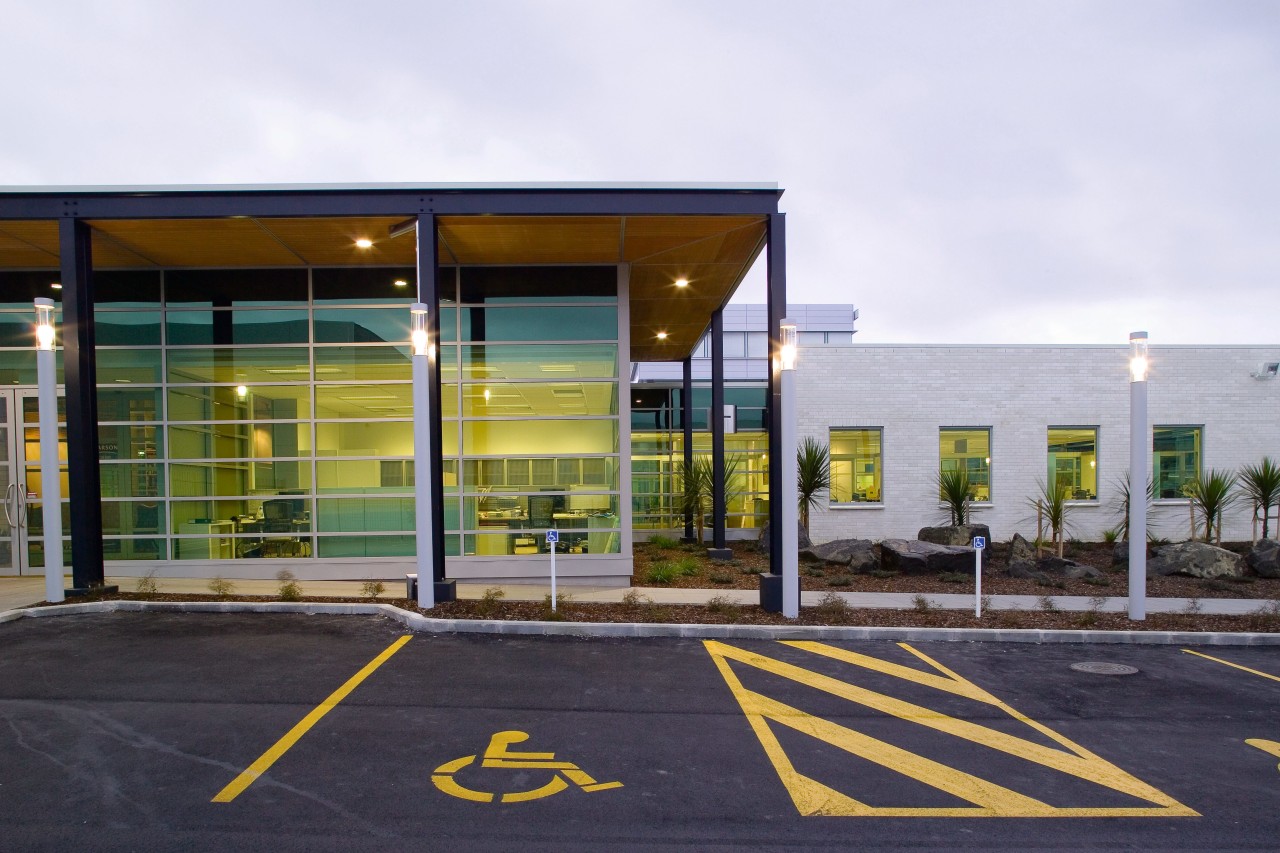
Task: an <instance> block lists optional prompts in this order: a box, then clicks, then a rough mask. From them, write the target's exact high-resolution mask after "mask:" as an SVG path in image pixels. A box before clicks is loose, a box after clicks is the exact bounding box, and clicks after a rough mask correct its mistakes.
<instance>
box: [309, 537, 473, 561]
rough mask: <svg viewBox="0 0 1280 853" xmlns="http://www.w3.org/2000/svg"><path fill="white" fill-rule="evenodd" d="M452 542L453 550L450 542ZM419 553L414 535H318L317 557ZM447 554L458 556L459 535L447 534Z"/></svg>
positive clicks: (410, 554)
mask: <svg viewBox="0 0 1280 853" xmlns="http://www.w3.org/2000/svg"><path fill="white" fill-rule="evenodd" d="M451 543H452V550H450V544H451ZM416 553H417V540H416V539H415V538H414V537H413V536H395V535H392V536H317V537H316V556H317V557H412V556H413V555H414V554H416ZM445 554H446V555H449V556H457V554H458V537H457V536H456V535H455V536H445Z"/></svg>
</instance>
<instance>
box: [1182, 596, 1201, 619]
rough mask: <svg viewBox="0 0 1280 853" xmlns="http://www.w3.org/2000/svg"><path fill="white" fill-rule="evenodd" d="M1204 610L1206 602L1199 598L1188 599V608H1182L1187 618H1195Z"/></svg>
mask: <svg viewBox="0 0 1280 853" xmlns="http://www.w3.org/2000/svg"><path fill="white" fill-rule="evenodd" d="M1203 610H1204V602H1202V601H1201V600H1200V599H1199V598H1188V599H1187V606H1186V607H1184V608H1182V612H1183V613H1185V614H1186V615H1187V616H1195V615H1197V614H1199V613H1200V612H1201V611H1203Z"/></svg>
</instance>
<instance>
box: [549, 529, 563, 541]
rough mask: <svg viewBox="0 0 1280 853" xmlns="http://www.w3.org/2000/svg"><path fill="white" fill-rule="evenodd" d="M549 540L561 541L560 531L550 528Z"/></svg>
mask: <svg viewBox="0 0 1280 853" xmlns="http://www.w3.org/2000/svg"><path fill="white" fill-rule="evenodd" d="M547 541H548V542H559V541H560V531H559V530H548V531H547Z"/></svg>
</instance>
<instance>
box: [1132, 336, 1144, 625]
mask: <svg viewBox="0 0 1280 853" xmlns="http://www.w3.org/2000/svg"><path fill="white" fill-rule="evenodd" d="M1148 446H1149V445H1148V444H1147V333H1146V332H1134V333H1133V334H1131V335H1129V618H1130V619H1133V620H1135V621H1142V620H1145V619H1146V618H1147V466H1148V464H1149V462H1148V459H1149V456H1148V452H1147V447H1148Z"/></svg>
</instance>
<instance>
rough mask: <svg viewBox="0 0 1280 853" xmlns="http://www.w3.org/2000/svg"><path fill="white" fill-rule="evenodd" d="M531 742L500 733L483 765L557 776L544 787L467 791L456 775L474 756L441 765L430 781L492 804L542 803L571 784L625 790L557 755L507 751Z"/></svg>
mask: <svg viewBox="0 0 1280 853" xmlns="http://www.w3.org/2000/svg"><path fill="white" fill-rule="evenodd" d="M528 739H529V735H528V734H526V733H525V732H517V731H505V732H498V733H497V734H495V735H494V736H493V737H491V738H489V745H488V746H487V747H485V750H484V757H483V758H482V759H481V761H480V766H481V767H485V768H495V769H508V770H546V771H551V772H552V773H553V774H554V775H552V777H551V781H549V782H547V783H546V784H545V785H541V786H539V787H537V788H532V789H530V790H526V791H512V792H506V793H501V794H500V793H498V792H496V791H478V790H475V789H474V788H468V787H466V786H464V785H462V784H460V783H459V782H458V781H457V780H456V779H455V778H454V775H455V774H457V773H458V772H459V771H461V770H463V769H465V768H467V767H470V766H471V765H472V764H474V763H475V761H476V758H477V756H475V755H464V756H462V757H461V758H455V759H454V760H453V761H447V762H445V763H444V764H441V765H440V766H439V767H437V768H436V769H435V770H434V771H433V772H432V774H431V782H432V783H433V784H434V785H435V786H436V787H437V788H439V789H440V790H441V791H443V792H444V793H446V794H448V795H450V796H451V797H458V798H459V799H462V800H471V801H472V802H476V803H492V802H494V801H495V800H498V801H499V802H503V803H525V802H529V801H530V800H540V799H542V798H543V797H550V796H551V795H552V794H558V793H560V792H561V791H564V790H567V789H568V787H569V783H570V782H572V783H573V784H575V785H577V786H578V787H580V788H581V789H582V790H584V791H586V792H588V793H592V792H595V791H607V790H609V789H610V788H621V787H622V783H621V782H597V781H596V780H595V779H593V778H592V777H591V776H589V775H588V774H587V773H586V772H585V771H583V770H582V769H581V768H580V767H578V765H576V764H574V763H572V762H570V761H556V760H555V759H556V754H555V753H554V752H512V751H511V750H510V749H508V747H510V746H511V745H512V744H517V743H523V742H525V741H527V740H528Z"/></svg>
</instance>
